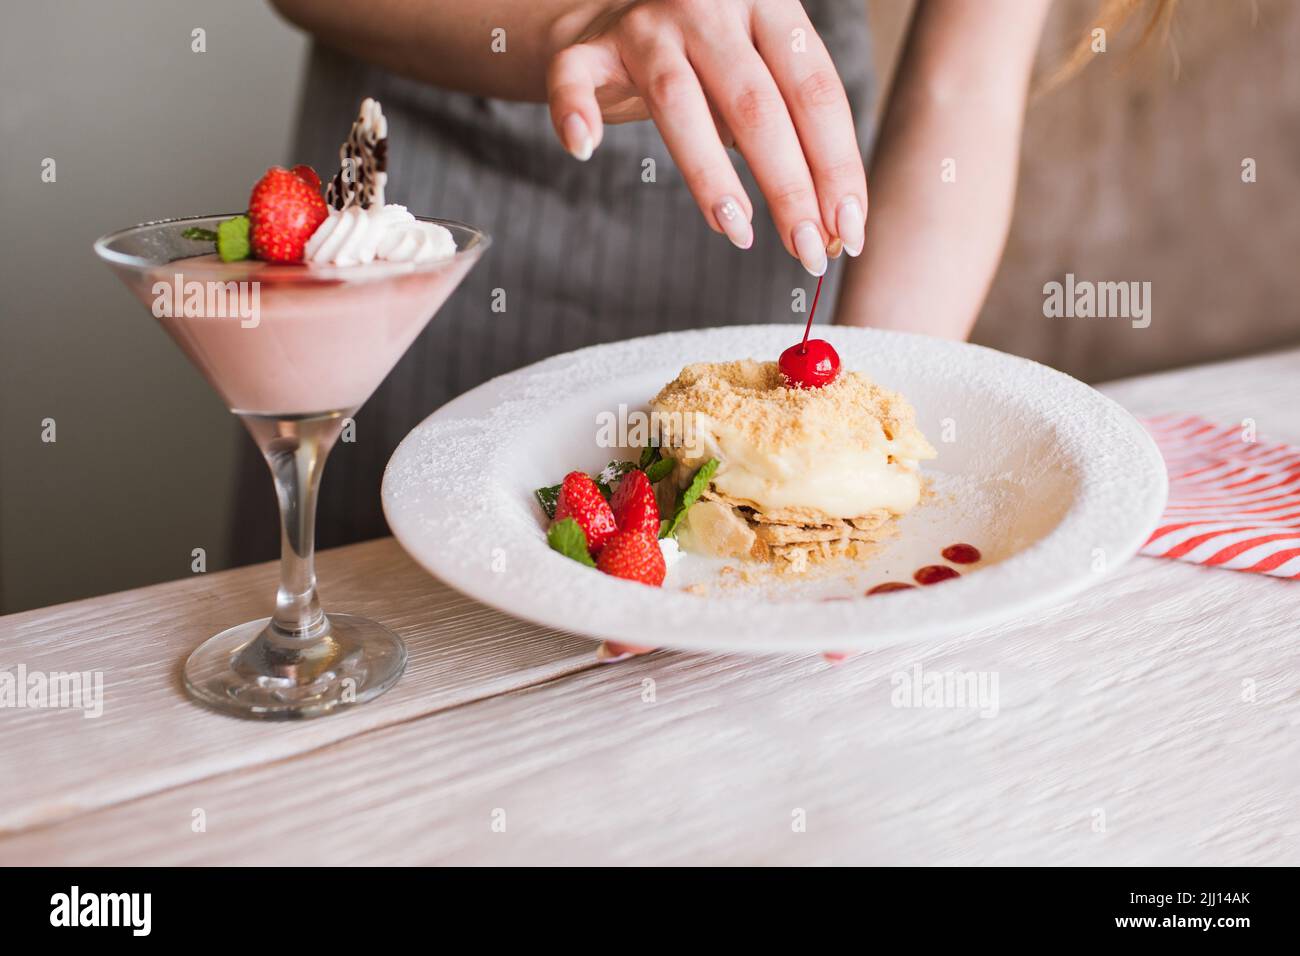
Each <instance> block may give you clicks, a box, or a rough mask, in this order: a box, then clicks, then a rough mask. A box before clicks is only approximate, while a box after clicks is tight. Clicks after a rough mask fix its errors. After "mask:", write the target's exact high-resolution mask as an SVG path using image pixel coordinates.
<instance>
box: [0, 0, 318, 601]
mask: <svg viewBox="0 0 1300 956" xmlns="http://www.w3.org/2000/svg"><path fill="white" fill-rule="evenodd" d="M196 27H201V28H203V29H204V30H206V32H207V36H206V40H207V52H206V53H195V52H192V51H191V31H192V30H194V29H195V28H196ZM305 50H306V44H305V42H304V40H303V38H302V37H301V35H300V34H298V33H297V32H295V31H294V30H292V29H290V28H289V27H288V26H286V25H285V24H284V23H282V22H281V21H280V20H279V19H278V18H277V17H276V16H275V14H274V13H273V12H272V11H271V10H270V8H269V7H268V6H266V5H265V4H264V3H262V2H260V0H222V2H219V3H218V2H201V0H115V2H105V0H59V2H55V3H14V4H6V5H5V19H4V26H3V27H2V28H0V91H3V95H2V96H0V142H2V143H3V144H4V145H3V150H4V154H3V156H4V161H3V163H0V211H2V215H0V224H2V225H0V287H2V288H3V295H2V296H0V309H3V314H2V315H0V608H2V609H3V610H4V611H16V610H20V609H23V608H28V607H37V606H41V605H45V604H50V603H54V602H57V601H65V600H69V599H72V598H76V597H82V596H85V595H89V594H97V593H102V592H105V591H113V590H118V589H121V588H126V587H132V586H136V585H140V584H147V583H151V582H154V581H163V580H168V579H171V578H178V577H183V576H185V575H187V574H190V573H191V571H190V562H191V558H190V552H191V550H192V549H193V548H198V547H202V548H205V549H206V550H207V556H208V568H209V570H213V569H218V568H221V567H223V566H224V563H225V549H226V535H227V515H228V512H229V505H230V494H231V490H232V481H231V476H232V474H233V469H234V451H235V449H236V447H237V445H236V442H237V441H244V440H247V439H245V438H244V437H243V435H242V432H240V431H237V428H238V426H237V425H236V424H235V423H234V421H233V419H231V417H230V415H229V414H228V413H227V412H226V411H225V409H224V407H223V406H222V404H221V402H220V401H219V400H218V399H217V397H216V395H215V394H214V393H213V392H212V390H211V389H209V388H208V386H207V384H206V383H204V382H203V381H202V379H200V378H199V376H198V375H197V374H196V373H195V371H194V369H193V368H191V367H190V365H189V363H188V362H187V361H186V360H185V358H184V357H183V356H182V355H181V353H180V352H179V351H178V350H177V349H176V347H175V346H173V345H172V343H171V341H170V340H169V339H168V338H167V337H166V335H165V334H164V333H163V331H162V329H161V328H159V327H158V324H157V322H156V321H155V320H154V319H153V317H152V316H150V315H149V313H148V312H147V311H145V310H144V309H142V308H141V307H140V305H139V304H138V303H137V302H136V301H135V300H134V299H132V298H131V296H130V295H129V294H128V293H127V291H126V289H125V287H123V286H122V285H121V283H120V282H119V281H118V280H117V279H116V278H115V277H114V276H113V275H112V274H111V273H110V272H109V271H108V269H107V268H106V267H105V266H103V265H102V264H101V263H100V262H99V261H98V260H97V259H96V257H95V256H94V254H93V253H92V252H91V249H90V245H91V242H92V241H93V240H94V239H95V238H96V237H97V236H99V235H102V234H103V233H106V232H110V231H112V230H114V229H118V228H121V227H123V226H128V225H131V224H132V223H136V222H142V221H145V220H149V219H161V218H166V217H169V216H175V215H180V214H185V213H203V212H227V211H230V210H234V209H241V208H243V207H244V205H245V204H246V203H247V200H248V190H249V189H250V188H251V186H252V184H253V183H254V182H255V181H256V180H257V178H258V177H259V176H260V175H261V173H262V172H263V171H264V170H265V169H266V167H267V166H269V165H272V164H273V163H277V162H281V161H283V160H284V159H286V158H287V150H288V144H289V135H290V127H291V122H292V118H293V115H294V110H295V106H296V103H297V97H298V91H299V85H300V82H301V74H302V59H303V56H304V53H305ZM46 157H50V158H53V159H54V160H55V163H56V172H57V177H58V178H57V181H55V182H53V183H44V182H42V181H41V163H42V161H43V160H44V159H45V158H46ZM45 418H53V419H54V420H55V423H56V429H57V430H56V435H57V441H56V442H54V443H53V444H46V443H43V442H42V441H41V421H42V420H43V419H45ZM267 534H268V535H269V536H274V535H275V529H274V528H269V529H267Z"/></svg>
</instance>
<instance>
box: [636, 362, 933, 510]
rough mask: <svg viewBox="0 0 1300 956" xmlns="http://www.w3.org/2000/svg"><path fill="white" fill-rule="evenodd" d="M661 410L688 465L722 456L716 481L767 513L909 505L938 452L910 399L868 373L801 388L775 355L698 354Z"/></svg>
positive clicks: (662, 423)
mask: <svg viewBox="0 0 1300 956" xmlns="http://www.w3.org/2000/svg"><path fill="white" fill-rule="evenodd" d="M652 409H653V411H654V413H655V415H656V418H657V420H658V424H659V429H660V434H661V436H662V438H661V440H662V442H663V444H664V445H665V452H666V453H667V454H670V455H672V456H673V457H674V458H676V459H677V461H678V463H679V468H680V469H681V471H682V472H683V473H689V472H691V471H694V469H695V468H698V467H699V465H700V464H702V463H703V462H705V461H707V460H708V459H709V458H717V459H718V461H719V467H718V471H717V473H716V475H715V476H714V478H713V482H712V487H713V489H714V490H715V491H716V492H718V493H720V494H721V495H725V496H726V497H728V498H730V499H738V500H740V501H743V502H746V503H749V504H751V505H752V507H754V508H755V510H757V511H759V512H778V511H784V512H808V513H809V516H810V517H812V516H814V515H818V516H825V517H830V518H845V519H847V518H853V517H857V516H861V515H868V514H871V513H872V512H877V511H887V512H889V513H891V514H895V515H898V514H902V513H904V512H906V511H908V510H910V509H911V508H913V507H914V506H915V505H916V503H917V501H918V500H919V499H920V495H921V479H920V472H919V469H918V463H919V461H921V460H923V459H928V458H933V457H935V451H934V448H933V447H932V446H931V445H930V443H929V442H928V441H926V439H925V436H924V435H922V434H921V432H920V430H919V429H918V428H917V427H916V424H915V420H914V419H915V413H914V412H913V410H912V407H911V406H910V405H909V404H908V403H907V401H906V400H905V399H903V397H902V396H901V395H898V394H897V393H894V392H891V391H888V390H887V389H883V388H880V387H879V386H877V385H875V384H873V383H872V382H871V380H870V379H868V378H867V377H866V376H865V375H863V374H862V373H860V372H845V373H842V374H841V375H840V376H839V378H837V379H836V380H835V381H834V382H833V383H831V384H830V385H828V386H825V387H823V388H817V389H792V388H786V387H785V386H784V383H783V381H782V378H781V374H780V370H779V369H778V368H777V365H776V363H775V362H763V363H760V362H755V361H752V360H745V361H740V362H724V363H719V364H708V363H699V364H695V365H688V366H687V367H686V368H685V369H683V370H682V373H681V374H680V375H679V376H678V377H677V379H676V380H674V381H673V382H671V383H669V384H668V385H667V386H665V387H664V389H663V390H662V391H661V392H660V393H659V394H658V395H657V396H656V397H655V399H654V401H653V403H652Z"/></svg>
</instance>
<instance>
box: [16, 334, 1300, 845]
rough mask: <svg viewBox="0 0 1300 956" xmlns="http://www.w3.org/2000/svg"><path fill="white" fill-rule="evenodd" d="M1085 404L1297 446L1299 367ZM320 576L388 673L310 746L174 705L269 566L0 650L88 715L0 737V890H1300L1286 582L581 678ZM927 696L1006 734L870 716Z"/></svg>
mask: <svg viewBox="0 0 1300 956" xmlns="http://www.w3.org/2000/svg"><path fill="white" fill-rule="evenodd" d="M1104 391H1106V392H1107V393H1108V394H1110V395H1111V396H1113V397H1114V398H1116V399H1117V400H1118V401H1120V402H1121V403H1123V404H1124V405H1126V406H1127V407H1128V408H1130V409H1131V410H1133V411H1134V412H1136V413H1155V412H1160V411H1175V410H1176V411H1188V412H1198V413H1201V414H1203V415H1206V416H1207V417H1209V418H1211V419H1215V420H1220V421H1234V420H1239V419H1241V418H1245V417H1250V418H1254V419H1255V420H1256V422H1257V423H1258V427H1259V430H1260V432H1261V434H1263V435H1265V436H1269V437H1273V438H1280V439H1284V440H1288V441H1291V442H1295V443H1300V350H1296V351H1291V352H1286V353H1282V354H1274V355H1269V356H1264V357H1259V358H1253V359H1248V360H1243V361H1236V362H1230V363H1224V364H1219V365H1213V366H1203V367H1199V368H1194V369H1190V370H1184V371H1179V372H1173V373H1167V374H1161V375H1156V376H1148V377H1144V378H1138V379H1131V380H1127V381H1124V382H1120V383H1116V384H1114V385H1111V386H1109V387H1107V388H1105V389H1104ZM319 566H320V578H321V584H322V593H323V596H324V599H325V601H326V605H327V607H329V608H334V609H338V610H347V611H354V612H356V613H359V614H364V615H367V616H372V617H375V618H377V619H378V620H380V621H383V622H384V623H386V624H388V625H390V626H391V627H393V628H395V629H396V630H397V631H398V632H399V633H400V634H401V635H402V636H403V637H404V638H405V639H406V642H407V646H408V647H409V648H410V665H409V667H408V668H407V671H406V675H405V676H404V677H403V678H402V680H401V682H400V683H399V684H398V685H397V687H396V688H395V689H393V690H391V691H389V692H388V693H387V694H386V695H384V696H383V697H381V698H379V699H378V700H376V701H374V702H372V703H370V704H367V705H365V706H363V707H359V708H356V709H355V710H353V711H350V712H347V713H343V714H339V715H335V716H331V717H327V718H325V719H321V720H312V721H306V722H302V723H295V724H266V723H257V722H246V721H241V720H237V719H234V718H229V717H224V716H221V715H218V714H215V713H210V712H208V711H206V710H203V709H201V708H199V707H197V706H195V705H193V704H191V703H190V702H189V701H188V700H187V699H186V697H185V696H184V694H183V692H182V690H181V685H180V668H181V665H182V662H183V661H184V659H185V657H186V655H187V654H188V653H189V652H190V650H192V649H193V648H194V647H195V646H197V645H198V644H199V643H200V642H201V641H202V640H203V639H205V638H206V637H208V636H209V635H211V634H213V633H215V632H217V631H219V630H221V629H222V628H224V627H226V626H228V625H230V624H231V623H234V622H237V621H242V620H246V619H251V618H254V617H258V616H261V615H263V614H265V613H267V612H268V606H269V601H270V599H271V596H272V594H273V591H274V587H275V573H276V572H275V568H274V567H273V566H271V565H261V566H257V567H250V568H242V569H239V570H235V571H228V572H223V573H219V574H208V575H199V576H195V577H193V578H189V579H187V580H183V581H175V582H171V583H168V584H162V585H157V586H155V587H148V588H141V589H139V590H135V591H127V592H123V593H120V594H111V595H106V596H104V597H99V598H93V599H90V600H85V601H78V602H75V603H72V604H65V605H60V606H58V607H52V608H46V609H43V610H38V611H31V612H27V613H23V614H15V615H10V616H8V617H4V618H0V668H7V669H10V670H14V669H16V667H17V665H18V664H24V665H26V667H27V669H28V670H29V671H38V670H39V671H46V672H48V671H71V670H76V671H102V672H103V674H104V681H105V687H104V697H105V703H104V710H103V714H102V716H100V717H99V718H97V719H87V718H85V717H83V716H82V715H81V713H80V712H79V711H75V710H39V709H0V832H2V833H3V836H0V863H5V864H16V863H64V864H109V863H131V864H136V863H162V864H193V863H258V864H261V863H321V864H346V863H543V862H567V863H600V862H604V863H629V864H634V863H704V862H714V863H830V862H834V863H1086V864H1091V863H1120V864H1124V863H1171V864H1172V863H1210V864H1227V863H1241V864H1267V863H1290V864H1296V863H1300V809H1298V808H1300V743H1298V742H1300V688H1298V687H1297V680H1298V675H1300V640H1297V638H1300V585H1297V584H1295V583H1294V582H1287V581H1281V580H1277V579H1272V578H1268V577H1264V576H1262V575H1250V574H1241V573H1235V572H1229V571H1218V570H1216V571H1211V570H1206V569H1202V568H1198V567H1193V566H1190V565H1187V564H1182V563H1179V562H1173V561H1162V560H1155V559H1150V558H1138V559H1135V560H1134V561H1133V562H1131V563H1130V564H1129V565H1127V566H1125V567H1124V568H1123V569H1121V570H1120V571H1119V572H1117V573H1116V574H1114V575H1113V576H1112V577H1110V578H1108V579H1106V580H1105V581H1103V582H1102V583H1101V584H1100V585H1098V586H1097V587H1095V588H1093V589H1092V590H1091V591H1089V592H1087V593H1086V594H1085V595H1084V596H1082V597H1081V598H1079V599H1078V600H1075V601H1072V602H1071V603H1069V604H1066V605H1063V606H1061V607H1058V608H1056V609H1054V610H1052V611H1050V612H1047V613H1043V614H1040V615H1037V616H1034V617H1031V618H1027V619H1024V620H1021V621H1018V622H1016V623H1015V624H1010V625H1006V626H1004V627H1000V628H997V629H990V630H986V631H982V632H978V633H973V634H970V635H967V636H965V637H963V638H962V639H959V640H952V641H946V642H942V643H934V644H929V645H922V646H915V647H904V648H898V649H893V650H881V651H877V652H873V653H868V654H863V655H861V656H859V657H857V658H855V659H853V660H850V661H849V662H847V663H846V664H843V665H841V666H839V667H832V666H830V665H828V664H826V663H825V662H823V661H822V660H821V659H820V658H814V657H763V658H753V659H744V658H739V657H718V656H710V655H704V654H688V653H673V652H659V653H655V654H652V655H650V656H648V657H645V658H641V659H636V660H632V661H626V662H622V663H618V664H614V665H598V664H596V663H595V660H594V658H593V651H594V648H595V645H594V644H592V643H591V642H589V641H587V640H585V639H583V638H579V637H574V636H572V635H567V634H562V633H557V632H553V631H546V630H543V629H540V628H537V627H534V626H532V625H530V624H526V623H523V622H521V621H517V620H514V619H512V618H509V617H507V616H505V615H502V614H499V613H497V612H495V611H492V610H489V609H487V608H485V607H482V606H480V605H478V604H476V603H474V602H473V601H471V600H469V599H467V598H464V597H461V596H460V595H458V594H456V593H454V592H452V591H450V590H449V589H447V588H446V587H444V586H443V585H441V584H439V583H438V582H437V581H435V580H433V579H432V578H430V577H429V576H428V575H427V574H425V573H424V572H423V571H421V570H420V569H419V568H418V567H416V566H415V565H414V564H413V563H412V562H411V561H410V560H409V559H407V558H406V557H405V555H404V554H403V552H402V551H401V549H400V548H399V547H398V546H397V545H396V543H394V542H393V541H392V540H391V539H389V540H381V541H374V542H370V543H367V544H362V545H356V546H353V547H348V548H340V549H337V550H334V551H329V552H325V553H323V554H322V555H321V556H320V562H319ZM918 664H919V665H921V666H922V667H923V668H924V669H925V671H927V672H935V671H957V670H959V671H963V672H971V671H977V672H986V673H991V674H996V675H997V677H998V681H999V699H1000V704H999V710H998V713H997V715H996V716H994V717H990V718H985V717H981V715H980V713H979V712H977V711H976V710H973V709H964V708H948V709H908V708H900V707H895V706H893V705H892V704H891V696H892V692H893V690H894V684H893V682H892V680H891V678H892V677H893V676H894V675H897V674H900V673H911V672H912V669H913V668H914V667H915V666H916V665H918ZM1243 688H1253V692H1254V693H1253V699H1251V695H1250V694H1245V693H1243Z"/></svg>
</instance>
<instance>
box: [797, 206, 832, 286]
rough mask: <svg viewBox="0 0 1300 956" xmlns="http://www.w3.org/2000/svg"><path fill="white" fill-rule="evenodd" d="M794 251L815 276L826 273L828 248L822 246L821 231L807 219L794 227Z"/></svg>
mask: <svg viewBox="0 0 1300 956" xmlns="http://www.w3.org/2000/svg"><path fill="white" fill-rule="evenodd" d="M794 251H795V252H797V253H798V254H799V261H800V262H802V263H803V267H804V268H805V269H807V270H808V271H809V272H811V273H812V274H813V275H815V276H819V275H821V274H822V273H824V272H825V271H826V246H824V245H823V244H822V234H821V230H820V229H818V228H817V226H816V225H814V224H813V222H812V221H811V220H807V219H805V220H804V221H803V222H801V223H799V225H797V226H795V227H794Z"/></svg>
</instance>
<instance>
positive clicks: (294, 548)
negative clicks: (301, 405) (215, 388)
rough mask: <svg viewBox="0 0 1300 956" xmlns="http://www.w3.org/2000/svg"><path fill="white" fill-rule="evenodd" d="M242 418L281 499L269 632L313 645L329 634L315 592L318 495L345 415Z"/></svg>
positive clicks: (281, 637) (327, 620) (246, 416)
mask: <svg viewBox="0 0 1300 956" xmlns="http://www.w3.org/2000/svg"><path fill="white" fill-rule="evenodd" d="M242 417H243V419H244V424H245V425H246V426H247V427H248V430H249V431H250V432H251V433H252V435H253V438H254V439H255V440H256V441H257V444H258V447H260V448H261V449H262V454H263V455H264V456H265V457H266V463H267V464H268V465H269V466H270V468H271V475H272V477H273V478H274V479H275V493H276V497H277V498H278V499H279V501H280V587H279V589H278V590H277V591H276V595H275V614H274V615H273V616H272V618H271V625H270V630H271V631H273V632H274V633H275V635H276V637H278V638H280V639H288V640H290V641H292V642H295V643H297V642H302V643H311V642H314V641H316V640H319V639H320V638H321V637H323V636H324V635H325V634H327V633H329V619H328V618H327V617H326V616H325V612H324V611H322V610H321V606H320V600H319V599H318V598H317V596H316V565H315V550H316V494H317V491H318V490H319V488H320V477H321V472H322V471H323V470H324V468H325V459H326V457H328V455H329V453H330V449H331V448H333V447H334V442H335V441H336V440H337V439H338V437H339V434H340V432H341V431H342V430H343V424H344V421H345V417H344V415H343V414H342V413H338V414H334V415H313V416H305V417H301V418H263V417H261V416H251V415H245V416H242Z"/></svg>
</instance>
